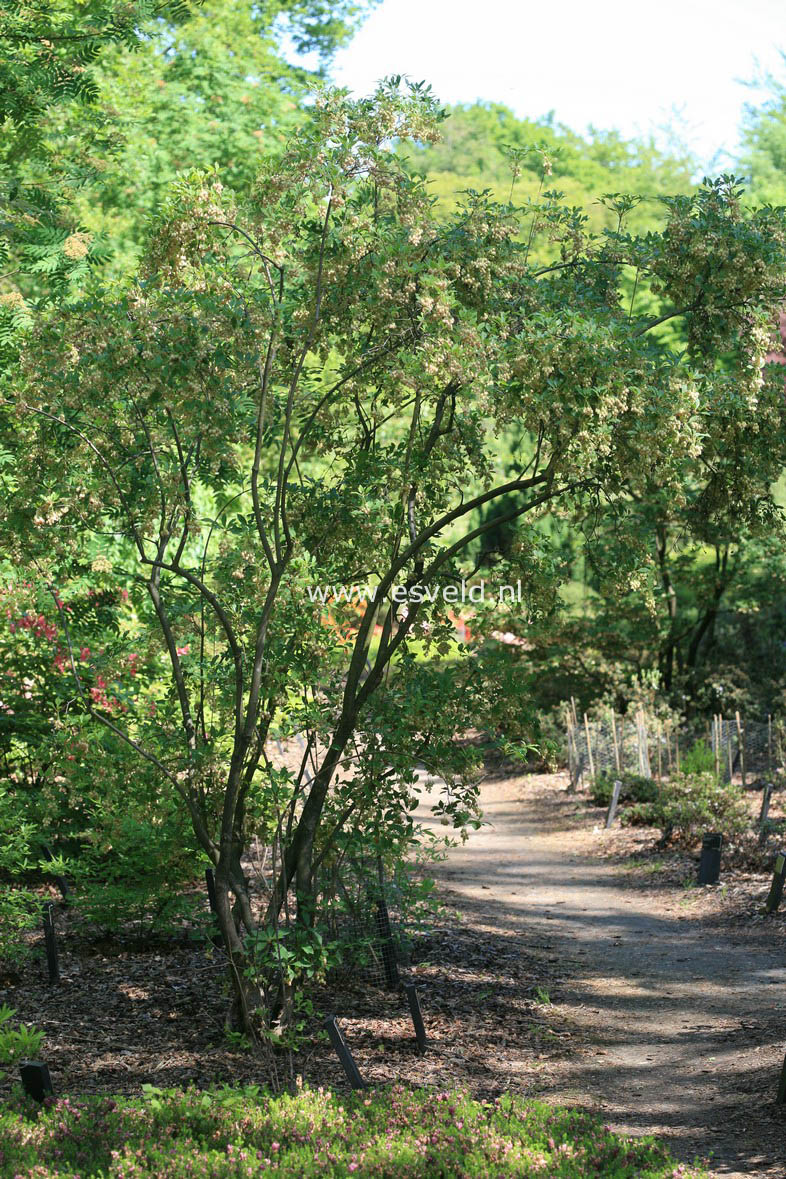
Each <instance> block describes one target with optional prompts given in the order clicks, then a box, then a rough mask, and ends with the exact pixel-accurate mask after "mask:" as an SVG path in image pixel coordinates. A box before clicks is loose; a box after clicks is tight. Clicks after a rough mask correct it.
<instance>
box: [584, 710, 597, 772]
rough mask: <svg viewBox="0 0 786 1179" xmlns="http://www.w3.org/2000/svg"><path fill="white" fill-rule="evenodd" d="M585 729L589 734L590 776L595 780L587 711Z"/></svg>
mask: <svg viewBox="0 0 786 1179" xmlns="http://www.w3.org/2000/svg"><path fill="white" fill-rule="evenodd" d="M584 730H585V732H586V734H587V757H588V758H589V770H590V778H591V779H592V781H593V782H594V781H595V764H594V762H593V760H592V742H591V741H590V731H589V721H588V720H587V714H586V712H585V713H584Z"/></svg>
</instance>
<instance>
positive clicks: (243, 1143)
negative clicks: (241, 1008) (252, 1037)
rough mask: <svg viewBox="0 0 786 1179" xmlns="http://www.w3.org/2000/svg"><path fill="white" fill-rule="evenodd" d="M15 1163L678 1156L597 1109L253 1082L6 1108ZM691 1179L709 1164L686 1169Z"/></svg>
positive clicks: (183, 1165) (488, 1168) (52, 1172)
mask: <svg viewBox="0 0 786 1179" xmlns="http://www.w3.org/2000/svg"><path fill="white" fill-rule="evenodd" d="M0 1132H1V1133H2V1141H3V1145H2V1155H3V1162H4V1164H5V1166H6V1170H7V1172H8V1173H9V1174H21V1173H22V1172H24V1173H25V1174H30V1175H35V1176H37V1177H40V1179H50V1177H51V1179H55V1177H56V1176H63V1177H65V1176H71V1175H74V1174H75V1173H77V1171H78V1174H79V1175H80V1176H82V1177H83V1179H88V1177H93V1176H95V1177H96V1179H98V1176H99V1175H101V1176H104V1177H105V1179H110V1177H112V1176H120V1175H123V1176H126V1177H127V1179H145V1177H152V1176H153V1175H164V1174H165V1175H167V1176H168V1177H171V1179H181V1177H182V1179H185V1177H186V1176H188V1177H196V1179H200V1177H202V1179H207V1177H208V1176H210V1177H211V1179H219V1177H223V1176H227V1177H228V1176H239V1175H243V1176H246V1175H261V1174H267V1173H268V1172H269V1171H270V1170H271V1169H273V1170H275V1173H276V1175H280V1176H282V1179H283V1177H286V1176H291V1177H293V1179H309V1177H318V1176H323V1175H336V1176H338V1175H347V1174H352V1173H353V1172H357V1173H358V1174H359V1175H375V1176H380V1177H383V1176H387V1177H390V1179H392V1177H393V1176H402V1177H404V1176H410V1177H413V1179H414V1177H422V1179H426V1177H431V1176H435V1175H440V1176H444V1177H445V1179H448V1177H450V1176H455V1177H456V1179H458V1176H463V1177H466V1179H486V1177H487V1176H502V1175H508V1176H518V1175H521V1176H523V1175H530V1174H532V1173H534V1172H535V1171H538V1172H543V1173H547V1174H548V1175H549V1176H553V1179H579V1177H582V1179H585V1177H586V1176H590V1175H598V1176H600V1175H603V1176H604V1177H605V1179H634V1177H635V1179H671V1176H672V1175H674V1174H676V1173H677V1171H676V1169H675V1168H676V1164H675V1161H674V1159H673V1158H672V1157H671V1156H670V1155H669V1153H668V1151H667V1150H666V1148H665V1147H664V1146H662V1145H661V1144H660V1143H658V1142H657V1141H655V1140H654V1139H652V1138H649V1137H641V1138H625V1137H623V1136H621V1135H619V1134H615V1133H613V1132H612V1131H611V1130H609V1129H608V1128H607V1127H606V1126H604V1125H603V1124H602V1123H601V1121H600V1119H599V1118H598V1117H597V1115H595V1114H591V1113H587V1112H585V1111H584V1110H578V1109H573V1110H566V1109H560V1108H558V1107H556V1108H555V1107H554V1106H548V1105H544V1104H541V1103H538V1102H529V1101H525V1100H523V1099H522V1098H520V1097H510V1096H504V1097H498V1098H497V1099H496V1100H495V1101H493V1102H491V1101H484V1102H479V1101H473V1100H472V1099H470V1098H469V1097H467V1096H466V1095H465V1094H463V1093H451V1092H446V1093H433V1092H429V1091H427V1090H412V1091H409V1090H405V1089H403V1088H400V1087H396V1088H392V1089H383V1090H377V1091H370V1092H368V1093H364V1094H353V1095H352V1096H348V1097H340V1096H338V1095H336V1094H332V1093H325V1092H323V1091H322V1090H321V1089H320V1090H319V1091H318V1092H314V1091H312V1090H308V1089H304V1090H302V1091H301V1092H299V1093H297V1094H296V1095H295V1096H283V1097H279V1098H275V1099H274V1098H271V1097H269V1096H267V1095H266V1094H265V1093H263V1092H261V1091H260V1090H259V1089H258V1088H256V1087H249V1088H246V1089H228V1088H224V1089H214V1090H210V1091H207V1092H197V1091H196V1090H194V1089H189V1090H186V1091H185V1092H178V1091H175V1090H161V1089H156V1088H154V1087H152V1086H146V1087H145V1095H144V1096H143V1097H142V1098H137V1099H133V1098H127V1097H123V1098H116V1099H110V1098H94V1097H93V1098H86V1099H83V1100H76V1099H70V1098H65V1099H58V1100H56V1101H54V1102H52V1103H51V1104H50V1105H49V1107H48V1108H45V1109H44V1110H43V1111H41V1112H40V1113H39V1114H38V1115H37V1116H36V1117H35V1118H31V1117H30V1116H29V1113H28V1111H27V1109H26V1108H23V1107H17V1108H6V1109H5V1110H4V1111H3V1112H2V1113H0ZM679 1174H680V1175H682V1176H684V1177H685V1179H699V1177H700V1176H701V1175H704V1174H705V1172H703V1171H702V1170H700V1169H699V1168H693V1167H685V1166H681V1167H680V1168H679Z"/></svg>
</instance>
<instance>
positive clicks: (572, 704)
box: [570, 696, 579, 728]
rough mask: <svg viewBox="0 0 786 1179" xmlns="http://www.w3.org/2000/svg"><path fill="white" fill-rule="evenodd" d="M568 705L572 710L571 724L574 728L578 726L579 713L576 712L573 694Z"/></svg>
mask: <svg viewBox="0 0 786 1179" xmlns="http://www.w3.org/2000/svg"><path fill="white" fill-rule="evenodd" d="M570 707H571V709H572V710H573V724H574V726H575V727H576V728H578V727H579V714H578V713H577V712H576V700H575V697H573V696H571V698H570Z"/></svg>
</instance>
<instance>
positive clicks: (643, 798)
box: [590, 772, 659, 807]
mask: <svg viewBox="0 0 786 1179" xmlns="http://www.w3.org/2000/svg"><path fill="white" fill-rule="evenodd" d="M617 780H619V781H620V782H622V789H621V790H620V802H654V801H655V799H656V798H657V797H658V793H659V791H658V783H657V782H655V781H653V779H652V778H644V777H642V776H641V775H639V774H622V773H620V774H617V773H611V772H609V773H602V774H596V775H595V779H594V781H593V782H592V784H591V786H590V798H591V799H592V801H593V802H594V804H595V806H606V807H607V806H608V805H609V803H610V802H611V795H612V791H613V790H614V783H615V781H617Z"/></svg>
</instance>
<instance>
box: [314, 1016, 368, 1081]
mask: <svg viewBox="0 0 786 1179" xmlns="http://www.w3.org/2000/svg"><path fill="white" fill-rule="evenodd" d="M322 1026H323V1027H324V1028H325V1029H326V1030H327V1034H328V1035H329V1036H330V1043H331V1044H332V1045H333V1049H334V1051H335V1053H336V1056H337V1057H338V1059H339V1060H340V1061H341V1067H342V1068H343V1070H344V1072H345V1073H346V1076H347V1080H348V1081H349V1083H350V1085H351V1086H352V1088H353V1089H365V1088H366V1087H367V1086H366V1082H365V1081H364V1080H363V1078H362V1077H361V1075H360V1072H359V1070H358V1066H357V1065H356V1064H355V1058H354V1056H353V1055H352V1053H351V1052H350V1050H349V1048H348V1047H347V1044H346V1041H345V1040H344V1037H343V1036H342V1034H341V1029H340V1028H339V1026H338V1024H337V1023H336V1017H335V1015H329V1016H328V1017H327V1019H326V1020H325V1021H324V1023H323V1025H322Z"/></svg>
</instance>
